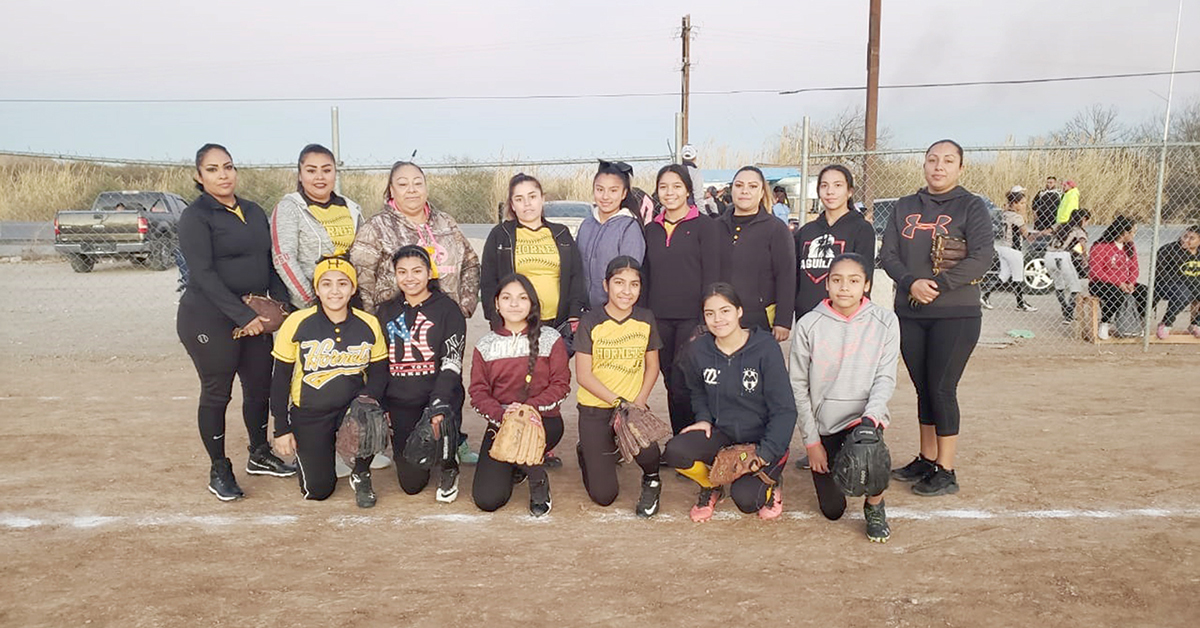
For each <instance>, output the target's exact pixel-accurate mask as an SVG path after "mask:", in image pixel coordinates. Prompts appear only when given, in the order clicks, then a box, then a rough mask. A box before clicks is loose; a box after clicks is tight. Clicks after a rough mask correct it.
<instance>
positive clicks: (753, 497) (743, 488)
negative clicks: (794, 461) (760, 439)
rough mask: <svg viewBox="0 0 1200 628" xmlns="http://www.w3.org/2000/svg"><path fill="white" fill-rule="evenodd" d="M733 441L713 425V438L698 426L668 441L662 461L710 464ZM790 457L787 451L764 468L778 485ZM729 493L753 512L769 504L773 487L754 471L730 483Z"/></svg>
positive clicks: (741, 507) (741, 506) (681, 466)
mask: <svg viewBox="0 0 1200 628" xmlns="http://www.w3.org/2000/svg"><path fill="white" fill-rule="evenodd" d="M732 444H734V443H733V439H732V438H730V437H729V436H728V435H726V434H725V433H724V432H722V431H721V430H719V429H717V428H713V430H712V438H709V437H707V436H705V435H704V432H701V431H698V430H697V431H694V432H688V433H686V434H680V435H678V436H676V437H675V438H672V439H671V442H669V443H667V450H666V452H664V453H663V461H664V462H666V463H667V465H668V466H670V467H674V468H676V469H690V468H691V467H692V465H694V464H696V463H697V462H701V463H704V464H706V465H710V466H711V465H712V463H713V460H714V459H715V458H716V457H717V452H718V451H720V450H721V448H722V447H728V446H730V445H732ZM787 459H788V452H786V451H785V452H783V456H781V457H780V458H779V460H777V461H775V463H774V464H772V465H771V466H769V467H767V468H766V469H765V470H764V472H765V473H766V474H767V477H769V478H771V479H772V480H775V482H776V485H775V488H776V489H777V488H778V487H779V483H780V482H782V480H783V469H784V467H785V466H786V465H787ZM729 496H730V497H731V498H733V503H734V504H736V505H737V507H738V510H740V511H742V512H744V513H746V514H750V513H752V512H758V510H759V509H761V508H763V507H764V506H766V505H767V500H769V499H770V498H771V487H769V486H767V484H766V483H765V482H763V481H762V480H761V479H760V478H759V477H758V474H756V473H752V474H749V475H743V476H742V477H740V478H738V479H736V480H734V481H733V484H730V485H729Z"/></svg>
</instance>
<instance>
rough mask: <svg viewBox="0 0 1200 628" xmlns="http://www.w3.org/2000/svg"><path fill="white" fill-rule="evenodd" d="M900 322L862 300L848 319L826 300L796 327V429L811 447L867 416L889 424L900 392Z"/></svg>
mask: <svg viewBox="0 0 1200 628" xmlns="http://www.w3.org/2000/svg"><path fill="white" fill-rule="evenodd" d="M899 358H900V322H899V320H898V319H897V318H896V315H895V314H894V313H892V312H891V311H890V310H886V309H884V308H881V307H879V306H878V305H875V304H874V303H872V302H871V300H870V299H867V298H863V300H862V305H861V306H860V307H859V308H858V310H857V311H856V312H854V313H853V314H851V315H850V316H849V317H846V316H842V315H841V314H839V313H837V312H836V311H834V310H833V308H832V307H830V306H829V301H828V300H826V301H822V302H821V303H820V304H818V305H817V307H816V308H815V309H813V310H812V311H811V312H809V313H807V314H805V315H804V316H802V317H801V318H800V320H799V321H798V322H797V323H796V325H795V326H794V327H792V351H791V358H790V360H791V366H790V367H789V369H788V375H789V377H790V379H791V380H792V393H793V394H794V395H795V396H796V416H797V418H796V425H798V426H799V427H800V435H801V436H802V437H803V438H804V446H805V447H808V446H811V445H815V444H816V443H819V442H821V436H822V435H826V436H828V435H830V434H836V433H838V432H840V431H842V430H845V429H847V428H848V427H850V426H851V425H852V424H854V423H856V422H857V421H858V420H859V419H861V418H862V417H864V416H869V417H871V418H873V419H875V420H876V421H877V422H879V423H881V424H883V425H885V426H886V425H887V424H888V421H889V416H888V406H887V404H888V400H890V399H891V398H892V393H893V392H894V391H895V390H896V363H897V361H898V360H899Z"/></svg>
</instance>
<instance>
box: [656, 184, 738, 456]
mask: <svg viewBox="0 0 1200 628" xmlns="http://www.w3.org/2000/svg"><path fill="white" fill-rule="evenodd" d="M655 187H656V188H657V194H658V201H659V203H661V204H662V206H663V211H662V212H661V213H659V214H658V215H657V216H655V217H654V220H652V221H651V222H650V224H649V225H646V262H645V265H644V267H643V271H644V272H645V273H646V283H647V286H648V291H647V292H645V294H646V295H647V298H646V304H647V305H648V306H649V307H650V311H651V312H654V320H655V321H656V322H657V323H658V335H659V336H660V337H661V338H662V342H663V348H662V350H661V351H659V361H658V363H659V369H660V370H661V371H662V376H663V383H664V384H665V385H666V387H667V409H668V411H669V412H670V414H671V429H672V431H674V432H675V433H676V434H678V433H679V431H680V430H682V429H683V428H685V427H687V426H689V425H691V424H692V422H693V421H694V420H695V414H693V413H692V401H691V396H690V395H689V394H688V390H687V383H686V382H685V381H684V379H683V372H682V371H681V370H680V369H679V368H678V364H677V362H678V359H677V358H678V356H679V355H680V352H681V350H682V349H683V347H684V346H685V345H686V344H687V343H688V341H689V340H690V339H691V338H692V337H693V336H694V335H695V331H696V328H697V327H698V326H699V325H700V317H701V313H700V300H701V298H702V296H703V294H704V289H705V288H706V287H708V286H710V285H712V284H713V282H715V281H717V279H718V276H719V274H720V260H719V259H718V255H717V252H718V251H719V250H720V245H719V242H720V232H719V231H717V224H716V222H714V221H713V219H712V218H709V217H708V216H705V215H703V214H701V213H700V210H699V208H697V206H696V204H695V200H694V199H695V196H694V194H695V192H694V191H693V190H692V178H691V177H690V176H688V171H687V168H686V167H684V166H682V165H679V164H671V165H668V166H663V168H662V170H659V171H658V181H657V183H656V186H655Z"/></svg>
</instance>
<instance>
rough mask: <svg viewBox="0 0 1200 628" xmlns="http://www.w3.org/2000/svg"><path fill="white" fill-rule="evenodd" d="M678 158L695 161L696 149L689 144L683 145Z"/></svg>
mask: <svg viewBox="0 0 1200 628" xmlns="http://www.w3.org/2000/svg"><path fill="white" fill-rule="evenodd" d="M679 156H680V157H682V158H684V159H695V158H696V147H695V146H692V145H691V144H684V145H683V148H681V149H680V150H679Z"/></svg>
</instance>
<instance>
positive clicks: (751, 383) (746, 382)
mask: <svg viewBox="0 0 1200 628" xmlns="http://www.w3.org/2000/svg"><path fill="white" fill-rule="evenodd" d="M742 388H744V389H745V390H746V392H748V393H752V392H754V391H755V390H756V389H757V388H758V371H756V370H754V369H742Z"/></svg>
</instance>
